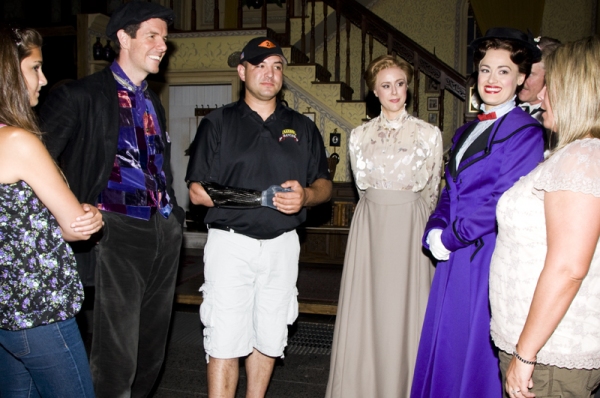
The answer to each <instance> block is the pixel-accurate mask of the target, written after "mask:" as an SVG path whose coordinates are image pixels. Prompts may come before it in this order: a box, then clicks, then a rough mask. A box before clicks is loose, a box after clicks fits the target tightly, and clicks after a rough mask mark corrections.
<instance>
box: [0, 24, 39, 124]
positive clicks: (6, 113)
mask: <svg viewBox="0 0 600 398" xmlns="http://www.w3.org/2000/svg"><path fill="white" fill-rule="evenodd" d="M41 47H42V36H41V35H40V34H39V33H38V32H37V31H36V30H33V29H27V28H25V29H17V28H7V27H2V28H0V76H2V80H3V82H2V84H0V123H3V124H6V125H9V126H14V127H20V128H22V129H24V130H27V131H30V132H32V133H34V134H36V135H41V132H40V128H39V126H38V123H37V117H36V115H35V113H34V112H33V110H32V109H31V104H30V102H29V92H28V91H27V84H26V83H25V79H24V78H23V73H22V72H21V61H22V60H23V59H24V58H27V57H28V56H29V55H31V52H32V51H33V49H34V48H41Z"/></svg>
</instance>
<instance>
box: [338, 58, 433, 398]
mask: <svg viewBox="0 0 600 398" xmlns="http://www.w3.org/2000/svg"><path fill="white" fill-rule="evenodd" d="M412 74H413V70H412V67H411V66H410V65H409V64H408V63H407V62H405V61H403V60H401V59H395V58H394V57H392V56H388V55H385V56H381V57H378V58H376V59H375V60H373V62H371V64H370V65H369V67H368V68H367V73H366V76H365V78H366V81H367V85H368V86H369V89H370V90H373V92H374V93H375V95H376V96H377V97H378V98H379V102H380V103H381V114H380V115H379V116H378V117H376V118H374V119H372V120H370V121H369V122H367V123H365V124H363V125H362V126H359V127H357V128H355V129H354V130H352V133H351V134H350V144H349V150H348V152H349V156H350V162H351V165H352V171H353V173H354V180H355V182H356V186H357V188H358V191H359V194H360V197H361V199H360V201H359V202H358V205H357V207H356V212H355V213H354V217H353V219H352V226H351V228H350V233H349V236H348V245H347V249H346V259H345V261H344V271H343V275H342V286H341V289H340V299H339V302H338V313H337V318H336V325H335V333H334V341H333V345H332V355H331V368H330V375H329V383H328V386H327V395H326V396H327V397H328V398H332V397H339V398H364V397H407V396H408V394H409V390H410V385H411V379H412V375H413V370H414V362H415V358H416V354H417V346H418V342H419V334H420V330H421V324H422V322H423V316H424V314H425V308H426V306H427V297H428V295H429V290H430V289H429V288H430V285H431V278H432V276H433V271H434V268H433V266H432V265H431V262H430V261H429V259H428V258H427V257H426V256H425V255H424V254H423V251H422V250H421V233H422V231H423V229H424V228H425V223H426V222H427V218H428V217H429V214H430V213H431V211H432V209H433V208H434V207H435V205H436V203H437V197H438V188H439V183H440V173H441V167H442V138H441V133H440V130H439V129H438V128H437V127H434V126H432V125H430V124H428V123H426V122H424V121H422V120H420V119H417V118H416V117H413V116H411V115H409V114H408V113H407V112H406V109H405V102H406V97H407V87H408V85H409V84H410V82H411V80H412Z"/></svg>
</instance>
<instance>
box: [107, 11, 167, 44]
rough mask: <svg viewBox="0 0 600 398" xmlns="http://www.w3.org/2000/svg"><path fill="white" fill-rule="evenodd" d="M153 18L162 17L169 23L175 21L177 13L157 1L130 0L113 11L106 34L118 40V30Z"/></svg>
mask: <svg viewBox="0 0 600 398" xmlns="http://www.w3.org/2000/svg"><path fill="white" fill-rule="evenodd" d="M152 18H160V19H163V20H165V21H166V22H167V25H171V24H172V23H173V19H175V13H174V12H173V10H171V9H170V8H166V7H163V6H161V5H159V4H156V3H149V2H147V1H130V2H129V3H125V4H123V5H122V6H120V7H119V8H117V9H116V10H115V12H113V14H112V16H111V17H110V21H108V25H106V35H107V36H108V37H110V38H111V40H113V41H116V40H117V32H118V31H119V30H120V29H124V28H125V27H127V26H129V25H135V24H139V23H142V22H144V21H147V20H149V19H152Z"/></svg>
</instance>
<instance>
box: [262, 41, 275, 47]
mask: <svg viewBox="0 0 600 398" xmlns="http://www.w3.org/2000/svg"><path fill="white" fill-rule="evenodd" d="M258 46H259V47H264V48H275V47H277V46H276V45H275V43H273V42H272V41H270V40H265V41H263V42H262V43H260V44H259V45H258Z"/></svg>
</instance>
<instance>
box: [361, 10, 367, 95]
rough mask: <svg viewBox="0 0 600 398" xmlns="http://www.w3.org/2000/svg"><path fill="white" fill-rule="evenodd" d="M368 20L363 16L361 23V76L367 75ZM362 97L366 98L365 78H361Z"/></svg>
mask: <svg viewBox="0 0 600 398" xmlns="http://www.w3.org/2000/svg"><path fill="white" fill-rule="evenodd" d="M366 39H367V21H366V19H365V18H364V17H363V18H362V21H361V24H360V41H361V50H360V76H361V77H362V76H364V75H365V62H366V59H367V47H366V44H367V41H366ZM360 98H362V99H364V98H365V79H360Z"/></svg>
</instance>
